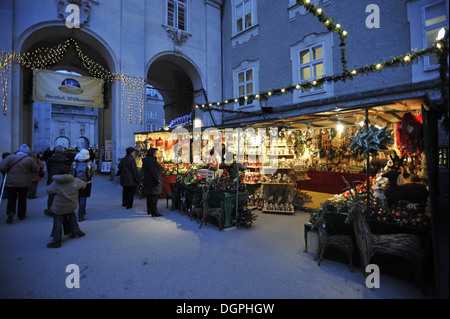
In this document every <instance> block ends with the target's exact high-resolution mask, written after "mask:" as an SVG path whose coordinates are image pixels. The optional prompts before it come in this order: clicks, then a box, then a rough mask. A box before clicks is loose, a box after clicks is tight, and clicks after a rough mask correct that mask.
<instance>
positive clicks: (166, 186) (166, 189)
mask: <svg viewBox="0 0 450 319" xmlns="http://www.w3.org/2000/svg"><path fill="white" fill-rule="evenodd" d="M176 178H177V177H176V176H175V175H168V176H163V188H164V192H163V193H162V194H161V195H159V198H166V193H171V192H172V190H171V189H170V183H172V182H175V181H176Z"/></svg>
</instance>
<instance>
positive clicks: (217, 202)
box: [178, 184, 248, 228]
mask: <svg viewBox="0 0 450 319" xmlns="http://www.w3.org/2000/svg"><path fill="white" fill-rule="evenodd" d="M178 188H179V191H180V192H182V191H184V193H185V194H186V204H187V207H191V205H192V203H193V201H194V198H195V196H197V197H198V198H201V196H202V190H201V188H199V187H191V186H188V185H184V184H178ZM238 196H239V201H243V200H245V201H247V200H248V191H247V190H245V191H243V192H238ZM208 205H209V207H210V208H217V207H220V208H222V209H223V210H224V212H225V221H224V223H223V227H224V228H227V227H231V226H232V220H233V217H234V216H235V214H236V193H225V192H213V191H210V192H209V198H208ZM209 222H211V223H212V224H214V225H216V224H217V222H216V221H215V219H213V218H211V219H208V223H209Z"/></svg>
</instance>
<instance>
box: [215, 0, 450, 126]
mask: <svg viewBox="0 0 450 319" xmlns="http://www.w3.org/2000/svg"><path fill="white" fill-rule="evenodd" d="M308 3H311V4H313V5H314V6H315V7H316V8H320V10H322V12H324V13H325V14H326V16H328V17H330V18H333V19H334V23H335V24H336V25H339V26H338V27H339V28H340V30H344V32H345V33H344V34H345V35H346V39H345V52H344V54H345V56H343V52H342V45H341V40H340V32H334V31H330V30H329V29H328V28H327V27H326V25H324V23H322V22H321V21H319V19H318V17H317V16H315V15H314V14H311V13H310V12H308V10H306V9H305V7H304V6H301V5H299V4H297V1H295V0H287V1H277V2H276V3H275V2H271V1H265V0H232V1H227V2H226V3H224V6H223V27H222V30H223V32H222V33H223V42H224V43H223V65H224V67H223V73H224V78H223V83H224V88H223V91H224V99H225V100H230V101H232V100H233V99H235V98H242V97H244V96H246V95H251V94H258V93H261V92H269V91H271V90H273V89H279V88H286V87H288V86H291V85H296V84H302V83H305V82H309V83H312V82H313V81H315V80H318V79H320V78H323V77H327V76H329V77H333V76H336V75H339V74H342V73H344V72H345V71H352V70H355V69H358V68H361V67H364V66H368V65H371V64H374V63H379V62H380V63H381V62H383V61H387V60H390V59H391V58H392V57H397V56H401V55H404V54H406V53H408V52H411V51H412V50H421V49H425V48H427V47H430V46H432V45H433V43H435V38H436V36H437V34H438V31H439V30H440V29H441V28H442V27H448V15H447V12H448V1H445V0H442V1H432V0H418V1H379V2H377V4H376V5H369V4H368V3H366V2H361V1H345V2H342V1H333V0H311V1H308ZM372 6H374V7H372ZM268 8H270V10H269V9H268ZM343 60H345V66H344V62H343ZM438 67H439V65H438V62H437V56H436V55H432V57H431V58H429V57H428V56H426V57H424V58H423V59H422V60H421V61H419V62H418V63H412V64H408V65H404V66H401V67H397V68H383V69H380V71H378V72H373V73H370V75H358V74H355V76H354V77H353V78H348V79H347V80H346V81H327V82H325V83H323V84H321V85H313V86H312V87H310V88H307V89H304V88H302V89H299V90H294V91H293V92H292V93H291V94H284V95H277V96H272V97H271V98H269V101H268V105H267V106H270V107H272V108H273V111H274V113H276V115H273V116H272V117H274V118H279V117H285V118H287V117H292V116H298V115H301V114H308V113H315V112H318V111H321V110H328V109H335V108H346V107H355V106H366V105H371V104H373V103H377V104H380V103H384V102H385V103H386V104H387V103H391V102H392V101H396V100H402V99H413V98H416V97H423V96H424V95H425V94H428V95H429V96H430V99H432V100H436V101H437V100H439V99H440V98H441V96H440V90H439V71H438ZM377 92H380V93H379V94H377ZM381 92H382V93H381ZM261 106H262V105H261V103H260V101H259V100H258V99H248V100H245V101H242V99H241V100H240V101H239V102H238V103H229V105H227V106H225V108H227V109H229V110H235V111H243V112H244V111H246V112H248V114H249V115H247V119H248V121H249V122H251V121H255V120H260V119H263V120H264V117H263V116H255V115H254V114H252V113H257V112H260V111H261ZM243 116H245V115H242V114H232V113H231V112H230V113H226V114H225V113H224V115H223V121H224V123H229V124H232V123H239V122H242V117H243ZM266 117H267V118H270V116H269V115H268V116H266Z"/></svg>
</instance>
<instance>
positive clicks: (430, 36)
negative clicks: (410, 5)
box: [422, 1, 447, 69]
mask: <svg viewBox="0 0 450 319" xmlns="http://www.w3.org/2000/svg"><path fill="white" fill-rule="evenodd" d="M422 21H423V41H424V48H429V47H431V46H433V44H434V43H435V42H436V37H437V34H438V32H439V30H440V29H441V28H442V27H445V26H447V9H446V5H445V1H441V2H437V3H434V4H431V5H428V6H424V7H423V8H422ZM438 64H439V61H438V57H437V55H435V54H433V55H430V56H427V57H426V59H425V68H429V69H430V68H436V67H438Z"/></svg>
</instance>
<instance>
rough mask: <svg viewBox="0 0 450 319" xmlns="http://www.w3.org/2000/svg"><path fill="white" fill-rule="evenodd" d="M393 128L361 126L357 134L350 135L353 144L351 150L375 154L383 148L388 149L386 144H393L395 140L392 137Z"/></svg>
mask: <svg viewBox="0 0 450 319" xmlns="http://www.w3.org/2000/svg"><path fill="white" fill-rule="evenodd" d="M391 133H392V130H389V131H388V130H387V127H384V128H383V129H380V130H379V129H377V128H376V127H374V126H371V127H369V128H368V129H367V130H366V129H363V128H360V129H359V130H358V133H357V134H356V135H355V136H352V137H349V139H350V141H351V144H350V150H352V151H353V152H356V153H364V154H368V153H371V154H374V155H376V154H377V153H378V152H379V151H381V150H386V149H387V147H386V144H388V143H389V144H393V143H394V141H393V140H392V139H391V138H390V135H391Z"/></svg>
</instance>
